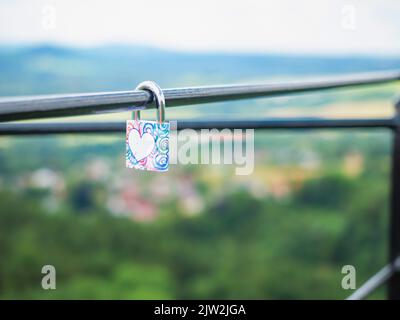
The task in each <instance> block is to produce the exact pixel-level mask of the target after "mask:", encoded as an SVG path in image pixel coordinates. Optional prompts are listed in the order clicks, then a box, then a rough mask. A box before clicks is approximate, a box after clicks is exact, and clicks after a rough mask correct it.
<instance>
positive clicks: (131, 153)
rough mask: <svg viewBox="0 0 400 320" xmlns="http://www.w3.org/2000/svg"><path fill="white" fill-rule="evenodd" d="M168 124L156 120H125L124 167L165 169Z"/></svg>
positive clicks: (167, 163) (167, 153) (168, 134)
mask: <svg viewBox="0 0 400 320" xmlns="http://www.w3.org/2000/svg"><path fill="white" fill-rule="evenodd" d="M169 136H170V124H169V123H168V122H164V123H159V122H157V121H146V120H128V121H126V167H127V168H134V169H140V170H151V171H167V170H168V168H169Z"/></svg>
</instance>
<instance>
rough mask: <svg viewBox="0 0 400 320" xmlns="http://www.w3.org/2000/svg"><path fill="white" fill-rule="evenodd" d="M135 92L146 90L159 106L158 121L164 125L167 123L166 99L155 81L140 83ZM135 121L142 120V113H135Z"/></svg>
mask: <svg viewBox="0 0 400 320" xmlns="http://www.w3.org/2000/svg"><path fill="white" fill-rule="evenodd" d="M135 90H145V91H148V92H150V93H151V94H152V95H153V99H154V100H155V101H156V106H157V121H158V122H159V123H163V122H164V121H165V97H164V93H163V91H162V89H161V88H160V86H159V85H158V84H157V83H155V82H153V81H143V82H141V83H139V85H138V86H137V87H136V89H135ZM133 113H134V119H135V120H140V111H134V112H133Z"/></svg>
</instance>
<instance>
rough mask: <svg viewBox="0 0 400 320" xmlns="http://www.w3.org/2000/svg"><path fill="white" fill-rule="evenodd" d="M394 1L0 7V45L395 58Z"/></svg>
mask: <svg viewBox="0 0 400 320" xmlns="http://www.w3.org/2000/svg"><path fill="white" fill-rule="evenodd" d="M399 17H400V1H398V0H353V1H342V0H329V1H328V0H298V1H296V0H275V1H272V0H242V1H237V0H197V1H192V0H164V1H163V0H157V1H154V0H153V1H152V0H146V1H144V0H141V1H136V0H130V1H129V0H64V1H62V0H0V45H1V44H10V43H17V44H21V43H23V44H31V43H57V44H63V45H73V46H97V45H104V44H135V45H148V46H155V47H161V48H166V49H173V50H189V51H225V52H285V53H314V54H365V55H399V54H400V41H399V40H400V18H399Z"/></svg>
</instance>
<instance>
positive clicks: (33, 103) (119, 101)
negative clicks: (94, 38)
mask: <svg viewBox="0 0 400 320" xmlns="http://www.w3.org/2000/svg"><path fill="white" fill-rule="evenodd" d="M399 79H400V71H387V72H374V73H363V74H353V75H345V76H338V77H329V78H326V77H325V78H319V79H314V80H306V81H296V82H285V83H273V84H271V83H269V84H268V83H267V84H249V85H224V86H211V87H192V88H178V89H164V90H163V92H164V95H165V99H166V104H167V107H175V106H182V105H193V104H202V103H210V102H219V101H228V100H237V99H248V98H260V97H268V96H277V95H286V94H294V93H303V92H309V91H316V90H327V89H334V88H343V87H352V86H362V85H369V84H379V83H386V82H391V81H395V80H399ZM132 86H134V84H132ZM151 102H152V96H151V94H150V93H148V92H146V91H119V92H100V93H81V94H67V95H47V96H33V97H16V98H15V97H14V98H7V97H6V98H2V99H0V121H13V120H23V119H33V118H49V117H61V116H74V115H82V114H92V113H104V112H119V111H127V110H141V109H143V108H144V106H145V105H147V104H150V105H148V106H147V108H153V107H154V105H152V104H151Z"/></svg>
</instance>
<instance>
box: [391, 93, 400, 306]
mask: <svg viewBox="0 0 400 320" xmlns="http://www.w3.org/2000/svg"><path fill="white" fill-rule="evenodd" d="M395 119H396V121H395V123H396V126H395V128H394V129H393V134H394V137H393V150H392V174H391V199H390V201H391V208H390V220H389V232H390V235H389V258H390V262H391V263H392V264H393V266H392V267H393V268H394V267H395V266H394V261H395V260H396V258H397V257H398V256H399V255H400V100H399V101H398V102H397V103H396V115H395ZM388 298H389V299H390V300H400V272H399V271H397V272H395V273H394V274H393V276H392V277H391V278H390V280H389V282H388Z"/></svg>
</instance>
